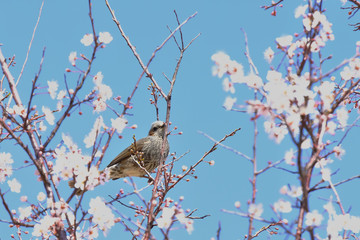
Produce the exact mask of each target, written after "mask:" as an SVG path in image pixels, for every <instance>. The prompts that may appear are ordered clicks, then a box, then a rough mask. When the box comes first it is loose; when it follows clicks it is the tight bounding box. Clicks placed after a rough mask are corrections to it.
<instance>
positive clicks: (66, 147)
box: [53, 134, 109, 190]
mask: <svg viewBox="0 0 360 240" xmlns="http://www.w3.org/2000/svg"><path fill="white" fill-rule="evenodd" d="M62 139H63V142H64V144H63V145H62V146H60V147H58V148H56V149H55V151H54V154H53V157H54V158H55V159H56V160H55V165H54V167H53V171H54V180H55V181H56V182H58V181H60V179H63V180H69V179H71V178H72V177H75V186H74V187H75V188H78V189H81V190H84V189H86V190H92V189H94V187H95V186H97V185H99V184H103V183H104V182H106V181H108V180H109V174H108V173H107V172H100V171H99V170H98V168H97V167H96V166H94V165H92V166H90V167H89V164H90V163H91V157H90V156H86V155H83V154H82V152H81V149H79V148H78V146H77V145H76V144H75V143H74V142H73V141H72V139H71V138H70V137H69V136H67V135H65V134H63V135H62Z"/></svg>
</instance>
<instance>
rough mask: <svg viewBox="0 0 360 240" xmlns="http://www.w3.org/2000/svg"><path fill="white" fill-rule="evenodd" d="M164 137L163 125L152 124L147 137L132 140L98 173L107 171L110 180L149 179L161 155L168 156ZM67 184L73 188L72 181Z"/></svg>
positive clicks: (80, 191)
mask: <svg viewBox="0 0 360 240" xmlns="http://www.w3.org/2000/svg"><path fill="white" fill-rule="evenodd" d="M165 137H166V132H165V123H164V122H163V121H155V122H153V123H152V124H151V127H150V130H149V133H148V136H147V137H145V138H141V139H139V140H135V138H134V142H133V143H132V144H131V145H130V146H128V147H127V148H125V149H124V150H123V151H122V152H120V153H119V154H118V155H117V156H116V157H115V158H114V159H113V160H112V161H111V162H110V163H109V164H108V165H107V167H106V168H105V169H104V170H102V171H100V173H103V172H104V171H105V170H108V172H109V174H110V179H112V180H116V179H119V178H124V177H145V178H149V177H150V176H149V174H150V173H151V172H152V171H153V170H155V169H156V168H157V167H158V166H159V165H160V161H161V153H162V155H163V156H162V157H163V159H166V158H167V156H168V155H169V149H170V147H169V142H168V140H167V138H166V140H165V141H164V139H165ZM163 144H164V146H163ZM68 184H69V186H70V187H71V188H75V187H74V185H75V181H74V180H71V181H69V183H68ZM85 191H86V190H85ZM83 192H84V190H80V189H76V192H75V194H76V195H81V194H82V193H83Z"/></svg>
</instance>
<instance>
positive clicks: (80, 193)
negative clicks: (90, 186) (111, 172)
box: [68, 170, 104, 196]
mask: <svg viewBox="0 0 360 240" xmlns="http://www.w3.org/2000/svg"><path fill="white" fill-rule="evenodd" d="M99 173H100V175H101V174H103V173H104V170H101V171H99ZM68 184H69V187H70V188H74V189H75V195H76V196H80V195H82V194H84V193H85V192H86V191H87V189H80V188H76V187H75V179H72V180H70V181H69V182H68ZM96 186H99V184H97V185H96Z"/></svg>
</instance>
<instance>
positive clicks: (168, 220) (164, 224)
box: [156, 197, 194, 234]
mask: <svg viewBox="0 0 360 240" xmlns="http://www.w3.org/2000/svg"><path fill="white" fill-rule="evenodd" d="M181 200H183V197H181V198H180V201H181ZM172 203H173V206H171V207H170V205H172ZM187 212H188V211H187ZM175 221H179V222H180V223H181V224H183V225H184V226H185V228H186V231H187V232H188V233H189V234H191V233H192V231H193V230H194V225H193V224H194V221H193V220H192V219H190V218H188V217H187V216H186V215H185V210H184V209H182V208H181V205H180V204H179V203H178V202H174V201H173V200H172V199H171V198H167V199H166V200H165V206H164V208H163V209H162V214H161V217H159V218H157V219H156V223H157V224H158V227H159V228H161V229H168V228H170V227H171V226H172V225H173V223H174V222H175Z"/></svg>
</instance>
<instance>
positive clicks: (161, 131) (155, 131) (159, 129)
mask: <svg viewBox="0 0 360 240" xmlns="http://www.w3.org/2000/svg"><path fill="white" fill-rule="evenodd" d="M149 136H158V137H161V138H164V137H165V123H164V122H163V121H156V122H153V124H151V128H150V131H149Z"/></svg>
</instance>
